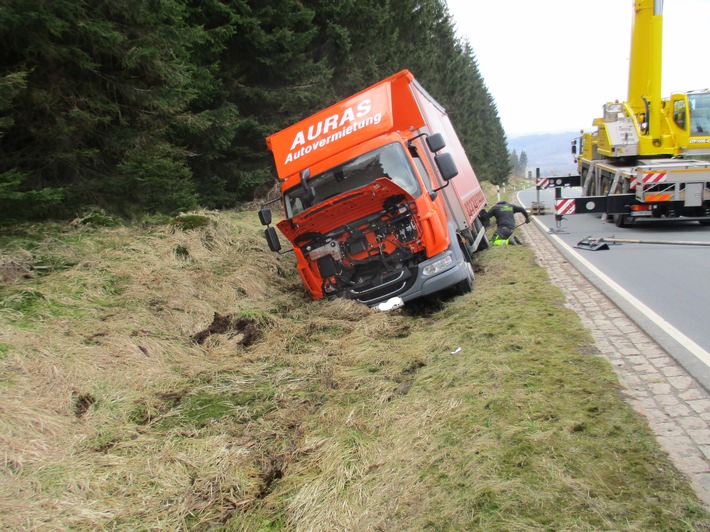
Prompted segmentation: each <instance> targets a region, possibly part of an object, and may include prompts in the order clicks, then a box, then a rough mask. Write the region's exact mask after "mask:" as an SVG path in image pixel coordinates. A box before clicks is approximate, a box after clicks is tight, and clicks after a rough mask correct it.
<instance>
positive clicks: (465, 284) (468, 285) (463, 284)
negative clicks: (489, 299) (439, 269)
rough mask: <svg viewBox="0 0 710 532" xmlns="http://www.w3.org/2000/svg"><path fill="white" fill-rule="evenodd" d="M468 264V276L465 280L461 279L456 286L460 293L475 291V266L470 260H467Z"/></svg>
mask: <svg viewBox="0 0 710 532" xmlns="http://www.w3.org/2000/svg"><path fill="white" fill-rule="evenodd" d="M466 266H467V267H468V276H467V277H466V279H464V280H463V281H459V283H458V284H456V286H455V289H456V292H457V293H458V294H460V295H466V294H470V293H471V292H473V287H474V286H475V276H474V274H473V266H472V265H471V263H470V262H469V261H466Z"/></svg>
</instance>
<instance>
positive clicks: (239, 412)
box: [0, 211, 708, 531]
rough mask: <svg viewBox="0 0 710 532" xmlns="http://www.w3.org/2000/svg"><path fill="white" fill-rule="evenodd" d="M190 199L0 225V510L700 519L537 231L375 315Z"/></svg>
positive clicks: (543, 521)
mask: <svg viewBox="0 0 710 532" xmlns="http://www.w3.org/2000/svg"><path fill="white" fill-rule="evenodd" d="M199 216H202V217H206V218H207V222H208V223H206V224H205V225H203V226H199V227H197V228H195V229H185V228H184V227H181V226H179V225H174V224H166V225H157V224H156V225H147V226H145V227H141V228H138V227H93V228H92V227H91V226H75V227H70V228H64V227H49V226H43V227H34V228H33V227H27V228H21V230H19V229H18V230H17V231H15V233H14V234H13V235H9V234H6V235H4V236H0V239H1V240H0V242H2V243H3V244H2V247H1V248H0V257H1V258H2V261H3V264H10V263H13V264H14V265H13V266H11V267H10V266H8V268H6V269H5V271H6V272H8V271H10V270H11V269H12V271H15V270H17V271H16V272H15V274H13V275H9V274H8V275H6V276H5V277H4V278H3V282H4V285H3V286H1V287H0V386H1V387H2V395H0V445H2V449H3V456H4V462H3V463H2V466H1V469H0V475H1V476H0V479H1V480H0V526H2V527H3V528H7V529H19V528H25V529H51V530H56V529H59V530H62V529H65V530H94V529H113V528H117V529H123V530H136V529H140V530H151V529H155V530H175V529H195V530H207V529H214V528H224V529H227V530H277V529H286V530H393V529H410V530H412V529H413V530H421V529H436V530H462V529H469V530H470V529H480V530H540V529H550V530H639V531H641V530H644V531H645V530H693V529H703V527H707V526H708V521H707V516H706V515H705V513H704V511H703V510H702V508H701V506H700V505H699V503H698V501H697V499H696V498H695V496H694V494H693V493H692V491H691V490H690V488H689V486H688V484H687V483H686V481H685V480H684V479H683V478H681V477H680V475H679V474H678V473H677V472H676V471H675V470H674V469H673V468H672V466H671V465H670V464H669V462H668V460H667V458H666V457H665V456H664V455H663V453H662V452H661V451H660V450H659V447H658V446H657V445H656V443H655V442H654V440H653V438H652V437H651V435H650V433H649V431H648V430H647V428H646V426H645V424H644V422H643V421H642V420H641V419H639V418H638V417H637V416H636V414H635V413H634V412H633V411H632V410H631V409H630V408H628V407H627V406H626V405H624V404H623V402H622V400H621V398H620V394H619V391H618V389H617V384H616V380H615V377H614V374H613V371H612V370H611V368H609V367H608V365H607V364H606V363H605V362H604V361H603V360H602V359H601V358H600V357H597V356H594V355H593V354H589V353H590V352H591V353H593V347H592V346H591V345H590V342H591V339H590V337H589V335H588V334H587V332H586V331H584V330H583V329H582V327H581V325H580V324H579V320H578V319H577V317H576V316H575V315H574V313H573V312H572V311H570V310H569V309H567V308H565V306H564V301H563V300H562V296H561V295H560V293H559V292H558V291H557V290H556V289H554V288H552V287H551V286H550V285H549V284H548V283H547V278H546V274H545V272H544V271H542V270H540V269H539V268H538V267H536V266H535V264H534V262H533V256H532V253H531V251H530V250H528V249H525V248H510V249H503V248H498V249H495V250H491V251H490V252H487V253H486V254H483V255H482V256H481V257H480V258H479V262H478V264H477V268H478V270H479V273H478V280H477V288H476V290H475V291H474V293H473V294H469V295H467V296H465V297H458V298H454V299H451V298H448V299H447V298H445V299H437V300H429V301H427V302H424V303H422V304H419V305H415V306H412V307H409V308H408V309H405V311H398V312H397V313H390V314H383V313H378V312H376V311H373V310H370V309H367V308H366V307H363V306H361V305H357V304H354V303H352V302H348V301H333V302H315V303H314V302H309V301H308V299H307V296H306V294H305V292H304V290H303V288H302V286H301V284H300V280H299V279H298V277H297V275H296V274H295V271H294V268H293V263H292V261H293V258H292V256H291V255H282V256H278V255H275V254H271V253H270V252H268V251H267V249H266V245H265V243H264V242H263V239H262V237H261V229H260V227H259V226H258V222H257V221H256V215H255V213H254V212H253V211H249V212H243V213H212V212H208V213H199ZM17 264H19V265H21V267H18V266H16V265H17ZM37 266H39V267H37ZM561 324H562V326H561ZM200 333H201V334H200ZM458 348H461V349H460V350H458ZM705 529H707V528H705Z"/></svg>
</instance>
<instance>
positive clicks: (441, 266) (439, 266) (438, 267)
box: [423, 255, 454, 277]
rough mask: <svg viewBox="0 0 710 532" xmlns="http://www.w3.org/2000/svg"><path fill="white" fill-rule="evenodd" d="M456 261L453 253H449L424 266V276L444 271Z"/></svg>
mask: <svg viewBox="0 0 710 532" xmlns="http://www.w3.org/2000/svg"><path fill="white" fill-rule="evenodd" d="M453 262H454V259H453V257H452V256H451V255H447V256H446V257H444V258H443V259H440V260H437V261H436V262H434V263H433V264H430V265H429V266H427V267H426V268H424V272H423V273H424V276H425V277H428V276H430V275H436V274H437V273H439V272H443V271H444V270H446V269H447V268H449V266H451V265H452V264H453Z"/></svg>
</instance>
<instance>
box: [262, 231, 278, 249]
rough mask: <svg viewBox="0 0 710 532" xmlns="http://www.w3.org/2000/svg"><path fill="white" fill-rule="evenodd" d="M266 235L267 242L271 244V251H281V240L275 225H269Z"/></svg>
mask: <svg viewBox="0 0 710 532" xmlns="http://www.w3.org/2000/svg"><path fill="white" fill-rule="evenodd" d="M264 237H265V238H266V243H267V244H268V245H269V249H270V250H271V251H274V252H277V251H281V242H280V241H279V237H278V235H277V234H276V229H274V228H273V227H267V228H266V229H265V230H264Z"/></svg>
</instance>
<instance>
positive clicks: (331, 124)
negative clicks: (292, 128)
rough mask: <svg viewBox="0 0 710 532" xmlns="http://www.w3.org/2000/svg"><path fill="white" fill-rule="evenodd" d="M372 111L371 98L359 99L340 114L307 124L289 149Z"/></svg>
mask: <svg viewBox="0 0 710 532" xmlns="http://www.w3.org/2000/svg"><path fill="white" fill-rule="evenodd" d="M371 111H372V100H370V99H369V98H368V99H366V100H363V101H361V102H360V103H359V104H357V105H356V106H355V107H348V108H347V109H345V111H343V114H342V115H333V116H330V117H328V118H326V119H325V120H321V121H320V122H318V123H317V124H313V125H310V126H308V130H307V131H304V130H302V131H299V132H298V133H296V136H295V137H294V139H293V144H291V151H293V150H294V149H295V148H298V147H299V146H305V144H306V142H312V141H314V140H316V139H318V138H319V137H321V136H322V135H327V134H328V133H329V132H330V131H335V130H336V129H340V128H342V127H343V126H344V125H345V124H347V123H350V124H352V123H353V122H355V120H357V119H358V118H362V117H364V116H367V115H368V114H369V113H370V112H371Z"/></svg>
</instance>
